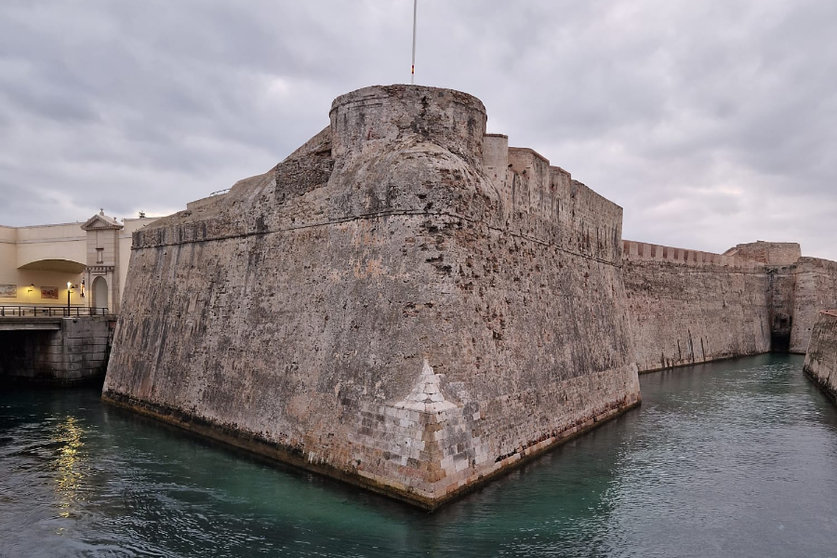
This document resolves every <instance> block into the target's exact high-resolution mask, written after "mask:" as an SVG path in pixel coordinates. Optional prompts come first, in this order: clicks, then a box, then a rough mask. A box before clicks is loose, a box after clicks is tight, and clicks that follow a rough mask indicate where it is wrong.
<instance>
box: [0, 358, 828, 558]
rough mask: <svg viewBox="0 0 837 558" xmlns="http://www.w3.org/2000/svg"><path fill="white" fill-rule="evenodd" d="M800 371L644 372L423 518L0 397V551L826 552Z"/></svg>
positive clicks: (817, 463)
mask: <svg viewBox="0 0 837 558" xmlns="http://www.w3.org/2000/svg"><path fill="white" fill-rule="evenodd" d="M801 364H802V361H801V359H799V358H776V357H761V358H756V359H747V360H743V361H732V362H726V363H721V364H715V365H708V366H700V367H695V368H689V369H679V370H675V371H670V372H665V373H659V374H652V375H648V376H644V377H643V378H642V389H643V393H644V401H643V405H642V407H641V408H640V409H637V410H635V411H632V412H630V413H628V414H627V415H625V416H623V417H621V418H619V419H618V420H615V421H612V422H609V423H607V424H605V425H602V427H600V428H599V429H597V430H595V431H593V432H591V433H589V434H587V435H585V436H583V437H581V438H578V439H576V440H574V441H571V442H569V443H568V444H566V445H564V446H562V447H560V448H558V449H557V450H556V451H554V452H552V453H550V454H548V455H546V456H544V457H543V458H542V459H539V460H537V461H535V462H533V463H530V464H529V465H527V466H525V467H524V468H522V469H519V470H517V471H515V472H513V473H512V474H511V475H509V476H507V477H505V478H503V479H500V480H499V481H497V482H494V483H492V484H490V485H487V486H485V487H483V488H482V489H481V490H479V491H477V492H475V493H474V494H471V495H469V496H467V497H466V498H464V499H463V500H461V501H459V502H456V503H454V504H453V505H451V506H449V507H447V508H444V509H442V510H440V511H439V512H437V513H436V514H433V515H428V514H426V513H423V512H419V511H416V510H414V509H411V508H407V507H404V506H402V505H399V504H397V503H393V502H391V501H389V500H385V499H382V498H380V497H377V496H374V495H370V494H368V493H366V492H363V491H360V490H355V489H354V488H351V487H347V486H345V485H341V484H339V483H336V482H332V481H329V480H326V479H322V478H320V477H317V476H315V475H310V474H307V473H304V472H300V471H298V470H291V469H286V468H284V467H281V466H274V465H267V464H265V463H263V462H260V461H255V460H253V459H251V458H249V457H247V456H243V455H242V454H240V453H236V452H232V451H227V450H224V449H222V448H219V447H218V446H215V445H213V444H211V443H208V442H205V441H202V440H199V439H197V438H194V437H191V436H188V435H186V434H184V433H183V432H182V431H180V430H176V429H173V428H169V427H165V426H164V425H161V424H160V423H158V422H154V421H151V420H148V419H144V418H142V417H138V416H136V415H133V414H131V413H126V412H122V411H119V410H118V409H115V408H112V407H107V408H105V407H102V405H101V403H100V401H99V397H98V394H97V393H95V392H86V391H55V392H25V391H24V392H18V393H16V394H14V395H9V394H5V393H0V466H2V470H3V473H4V474H3V475H0V555H7V554H8V555H10V556H51V555H59V556H73V555H75V556H93V555H97V556H98V555H113V556H123V555H127V556H131V555H134V556H137V555H139V556H147V555H154V556H196V555H213V556H253V555H257V554H261V555H282V556H310V555H316V556H387V557H390V556H398V557H401V556H410V557H412V556H421V557H426V556H608V557H610V556H764V555H770V556H800V555H808V556H824V555H828V554H829V552H830V551H831V549H833V548H834V547H835V544H837V541H835V539H837V536H835V535H834V533H837V514H836V513H835V510H834V508H833V495H834V494H835V493H837V468H835V467H834V463H837V412H835V408H834V407H833V405H831V404H830V403H828V402H827V400H826V399H825V398H824V397H822V396H821V394H819V393H818V392H817V391H816V389H815V388H813V387H812V386H811V385H810V384H809V383H808V382H807V381H806V380H805V379H804V376H802V372H801ZM56 505H57V508H56Z"/></svg>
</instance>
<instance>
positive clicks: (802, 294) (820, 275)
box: [790, 257, 837, 354]
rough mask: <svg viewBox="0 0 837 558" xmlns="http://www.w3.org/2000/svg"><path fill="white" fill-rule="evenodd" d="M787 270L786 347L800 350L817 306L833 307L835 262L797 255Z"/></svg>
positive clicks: (805, 343) (836, 292) (836, 287)
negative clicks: (788, 318)
mask: <svg viewBox="0 0 837 558" xmlns="http://www.w3.org/2000/svg"><path fill="white" fill-rule="evenodd" d="M791 274H792V278H793V283H794V298H793V314H792V316H793V324H792V326H791V332H790V351H791V352H792V353H799V354H804V353H805V351H806V349H807V348H808V343H809V341H810V339H811V332H812V330H813V328H814V324H815V323H816V321H817V317H818V315H819V312H820V310H825V309H826V308H835V307H837V262H833V261H831V260H823V259H820V258H807V257H805V258H799V260H798V261H797V262H796V264H795V265H794V267H793V269H792V271H791Z"/></svg>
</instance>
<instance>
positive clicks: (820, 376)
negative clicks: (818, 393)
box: [803, 310, 837, 401]
mask: <svg viewBox="0 0 837 558" xmlns="http://www.w3.org/2000/svg"><path fill="white" fill-rule="evenodd" d="M803 370H804V371H805V373H806V374H808V376H809V377H810V378H811V379H812V380H814V382H816V383H817V384H818V385H819V386H820V388H821V389H822V390H823V391H824V392H825V393H827V394H828V395H829V396H830V397H831V398H832V399H833V400H834V401H837V310H822V311H820V312H819V313H818V315H817V321H816V323H815V324H814V327H813V331H812V333H811V342H810V344H809V346H808V352H807V353H806V354H805V364H804V365H803Z"/></svg>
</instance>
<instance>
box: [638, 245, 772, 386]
mask: <svg viewBox="0 0 837 558" xmlns="http://www.w3.org/2000/svg"><path fill="white" fill-rule="evenodd" d="M623 244H624V254H625V257H624V268H623V278H624V282H625V289H626V292H627V300H628V315H629V317H630V320H631V326H632V328H633V332H634V339H635V342H636V354H637V366H638V367H639V370H640V371H650V370H658V369H661V368H668V367H670V366H680V365H684V364H694V363H699V362H707V361H711V360H717V359H722V358H730V357H734V356H743V355H754V354H759V353H764V352H768V351H770V343H771V329H770V305H769V296H768V293H769V285H770V282H769V277H768V274H767V272H766V270H765V268H764V266H763V265H760V264H757V263H754V262H752V261H747V260H743V259H740V258H737V257H734V256H722V255H719V254H710V253H708V252H699V251H696V250H684V249H681V248H672V247H670V246H659V245H656V244H644V243H639V242H632V241H624V243H623Z"/></svg>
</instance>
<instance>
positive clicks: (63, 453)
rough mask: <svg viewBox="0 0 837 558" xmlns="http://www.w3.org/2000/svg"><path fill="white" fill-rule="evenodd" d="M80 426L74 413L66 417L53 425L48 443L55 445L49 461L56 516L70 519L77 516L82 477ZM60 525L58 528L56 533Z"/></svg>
mask: <svg viewBox="0 0 837 558" xmlns="http://www.w3.org/2000/svg"><path fill="white" fill-rule="evenodd" d="M83 435H84V429H83V428H82V427H81V426H80V424H79V420H78V419H77V418H76V417H74V416H67V417H66V418H64V419H63V420H62V421H61V422H59V423H58V424H57V425H56V427H55V433H54V434H53V436H52V438H51V442H53V443H54V444H56V447H57V452H56V456H55V459H54V462H53V469H54V470H55V473H56V476H55V493H56V496H57V497H58V509H59V510H60V511H59V514H58V515H59V517H62V518H70V517H73V516H75V515H77V512H76V509H75V508H76V505H77V504H78V502H79V501H80V500H81V492H82V481H83V479H84V476H85V475H84V463H83V459H84V455H83V453H82V451H83V449H84V441H83ZM61 532H63V527H62V528H59V533H61Z"/></svg>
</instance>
